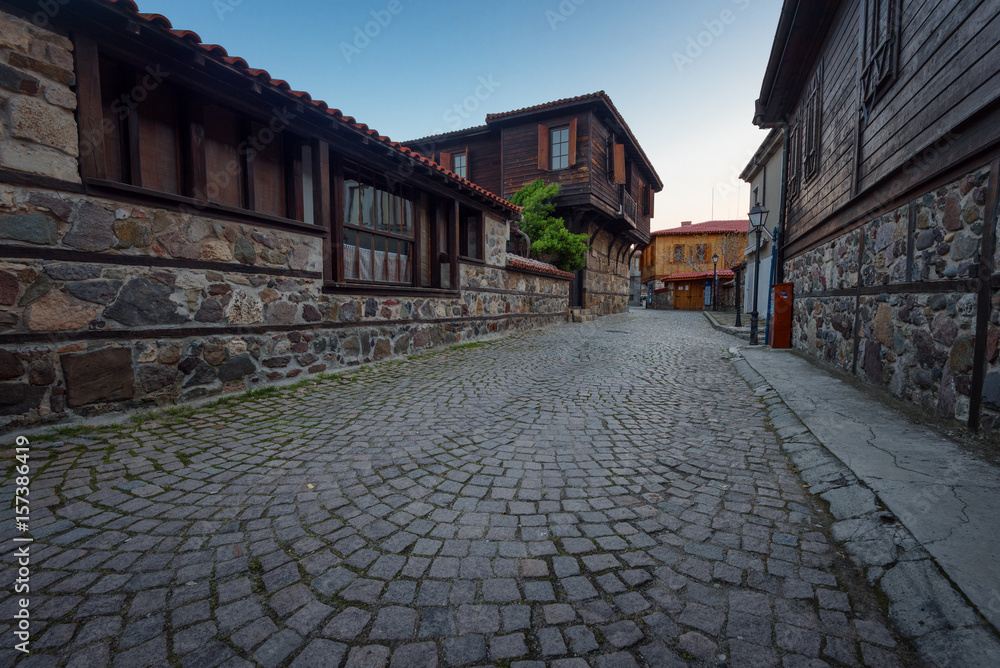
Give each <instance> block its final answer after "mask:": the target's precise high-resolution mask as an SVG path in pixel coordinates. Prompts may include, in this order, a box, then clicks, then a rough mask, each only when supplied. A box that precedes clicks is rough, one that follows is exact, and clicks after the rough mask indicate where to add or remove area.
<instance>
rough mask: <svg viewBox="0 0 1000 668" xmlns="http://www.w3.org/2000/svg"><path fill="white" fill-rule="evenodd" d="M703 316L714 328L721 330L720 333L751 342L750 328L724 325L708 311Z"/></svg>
mask: <svg viewBox="0 0 1000 668" xmlns="http://www.w3.org/2000/svg"><path fill="white" fill-rule="evenodd" d="M701 313H702V315H704V316H705V319H706V320H708V324H710V325H711V326H712V327H713V328H715V329H717V330H719V331H720V332H725V333H726V334H732V335H733V336H738V337H739V338H741V339H744V340H746V341H749V340H750V328H749V327H729V326H728V325H723V324H722V323H720V322H719V321H718V320H716V319H715V317H714V316H713V315H712V314H711V313H709V312H708V311H702V312H701Z"/></svg>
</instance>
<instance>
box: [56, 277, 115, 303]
mask: <svg viewBox="0 0 1000 668" xmlns="http://www.w3.org/2000/svg"><path fill="white" fill-rule="evenodd" d="M121 287H122V282H121V281H83V282H80V283H67V284H66V290H67V291H68V292H69V293H70V294H71V295H73V296H74V297H76V298H77V299H82V300H84V301H88V302H93V303H94V304H108V303H110V302H111V300H112V299H114V298H115V295H117V294H118V291H119V290H120V289H121Z"/></svg>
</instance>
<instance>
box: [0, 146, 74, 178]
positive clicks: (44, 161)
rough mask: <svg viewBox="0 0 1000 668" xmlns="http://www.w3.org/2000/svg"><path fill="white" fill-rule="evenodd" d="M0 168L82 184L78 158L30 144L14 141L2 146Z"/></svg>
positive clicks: (0, 147) (46, 147) (0, 148)
mask: <svg viewBox="0 0 1000 668" xmlns="http://www.w3.org/2000/svg"><path fill="white" fill-rule="evenodd" d="M0 167H3V168H5V169H13V170H17V171H19V172H28V173H31V174H40V175H42V176H49V177H51V178H54V179H60V180H62V181H69V182H71V183H80V169H79V165H78V164H77V162H76V158H74V157H71V156H69V155H67V154H65V153H63V152H62V151H58V150H56V149H54V148H49V147H48V146H41V145H39V144H32V143H30V142H25V141H17V140H12V141H10V142H5V143H3V144H0Z"/></svg>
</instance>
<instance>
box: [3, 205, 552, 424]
mask: <svg viewBox="0 0 1000 668" xmlns="http://www.w3.org/2000/svg"><path fill="white" fill-rule="evenodd" d="M0 194H2V197H0V244H3V245H6V246H7V247H8V248H9V249H10V250H9V255H11V257H8V258H6V259H4V260H0V425H4V426H12V425H17V424H30V423H34V422H38V421H43V420H45V421H47V420H55V419H60V418H64V417H67V416H70V415H82V416H87V415H92V414H94V413H99V412H104V411H107V410H113V409H119V408H138V407H145V406H155V405H160V404H166V403H173V402H178V401H187V400H190V399H194V398H198V397H202V396H205V395H209V394H214V393H218V392H223V391H230V390H236V389H242V388H244V387H253V386H255V385H259V384H261V383H266V382H271V381H277V380H284V379H289V378H295V377H297V376H299V375H302V374H315V373H320V372H324V371H331V370H335V369H339V368H342V367H345V366H352V365H357V364H360V363H364V362H372V361H378V360H382V359H386V358H388V357H392V356H398V355H407V354H412V353H415V352H418V351H420V350H423V349H427V348H431V347H434V346H440V345H447V344H451V343H457V342H460V341H465V340H470V339H474V338H480V337H485V336H490V335H496V334H500V333H504V332H511V331H517V330H522V329H526V328H530V327H538V326H545V325H550V324H553V323H558V322H565V320H566V312H567V306H568V282H567V281H565V280H557V279H554V278H547V277H544V276H540V275H534V274H528V273H523V272H518V271H511V270H508V269H506V268H504V267H503V266H497V264H496V263H501V262H505V261H506V252H505V250H504V246H505V239H504V238H503V235H504V234H505V230H506V225H505V224H504V223H503V222H502V221H499V220H496V219H494V218H492V217H487V231H488V233H487V248H488V249H489V253H488V260H489V262H490V264H486V265H479V264H462V265H461V281H462V290H461V292H460V294H459V295H457V296H453V297H427V298H424V297H412V296H407V297H391V296H381V297H380V296H358V295H343V294H325V293H324V292H323V283H322V273H321V269H322V264H321V262H322V260H321V249H322V237H319V236H314V235H309V234H305V233H297V232H292V231H286V230H276V229H265V228H255V227H254V226H253V225H249V224H242V223H234V222H229V221H221V220H213V219H210V218H205V217H201V216H198V215H194V214H187V213H178V212H174V211H168V210H164V209H158V208H154V207H145V206H134V205H126V204H124V203H121V202H117V203H116V202H115V201H113V200H110V199H106V198H100V199H95V198H91V197H85V196H83V195H77V194H72V193H58V192H54V191H44V190H38V189H28V188H21V187H3V188H2V190H0ZM39 251H43V252H42V255H43V256H46V255H47V256H50V257H55V256H58V257H60V258H68V259H59V260H54V259H36V258H34V257H32V256H34V255H38V252H39ZM74 255H78V256H79V258H80V259H79V260H74V258H73V256H74ZM17 256H20V257H17ZM150 263H155V264H152V266H150Z"/></svg>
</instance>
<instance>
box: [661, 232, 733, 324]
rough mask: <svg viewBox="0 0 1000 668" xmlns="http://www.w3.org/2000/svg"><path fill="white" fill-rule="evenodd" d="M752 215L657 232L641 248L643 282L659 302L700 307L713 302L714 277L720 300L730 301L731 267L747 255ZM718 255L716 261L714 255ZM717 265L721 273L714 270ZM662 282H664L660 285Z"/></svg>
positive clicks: (666, 305)
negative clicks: (748, 217)
mask: <svg viewBox="0 0 1000 668" xmlns="http://www.w3.org/2000/svg"><path fill="white" fill-rule="evenodd" d="M749 226H750V223H749V221H748V220H713V221H709V222H705V223H698V224H697V225H694V224H692V223H690V222H683V223H681V225H680V227H672V228H670V229H666V230H659V231H657V232H653V233H652V235H651V236H652V241H651V243H650V244H649V246H647V247H646V249H645V250H644V251H643V252H642V255H641V258H642V269H641V271H642V283H643V285H645V286H647V289H648V290H650V291H652V292H653V293H654V298H653V305H654V307H656V308H673V309H678V310H690V311H701V310H703V309H704V308H706V307H710V306H711V305H712V300H713V296H712V294H713V286H712V283H713V280H714V279H716V278H717V279H718V282H719V301H718V303H719V306H731V305H732V304H733V303H734V301H735V300H734V293H733V290H732V286H726V285H725V284H727V283H731V282H732V279H733V277H734V274H733V271H732V267H733V266H735V265H737V264H739V263H740V262H742V261H743V256H744V253H745V252H746V243H747V242H746V234H747V229H748V228H749ZM713 255H718V256H719V262H718V265H715V264H714V263H713V262H712V256H713ZM716 269H717V271H718V273H717V274H716V273H715V270H716ZM661 284H662V286H661Z"/></svg>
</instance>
